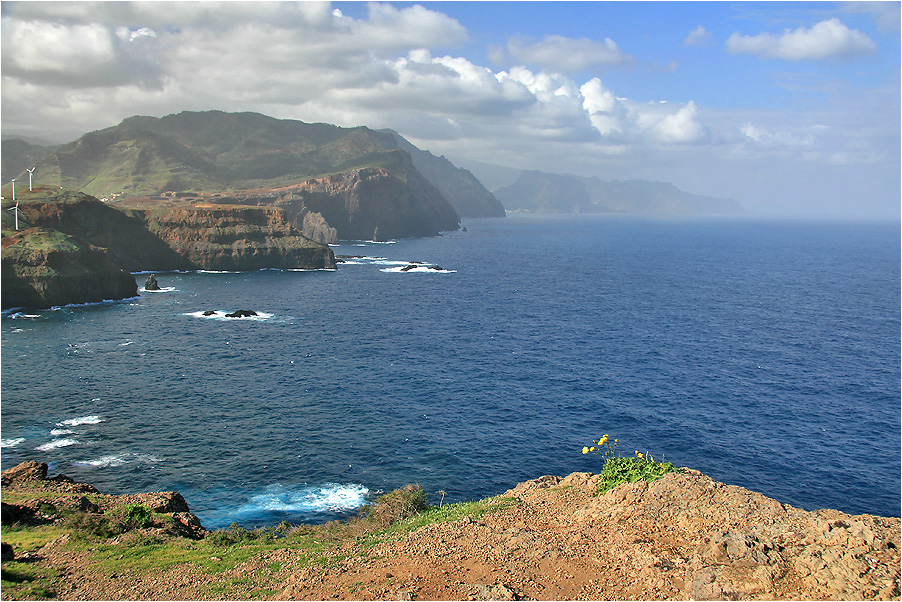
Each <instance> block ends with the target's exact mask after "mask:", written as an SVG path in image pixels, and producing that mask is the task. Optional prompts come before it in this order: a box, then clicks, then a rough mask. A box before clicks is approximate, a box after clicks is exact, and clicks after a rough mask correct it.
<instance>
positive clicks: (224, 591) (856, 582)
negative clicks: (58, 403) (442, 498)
mask: <svg viewBox="0 0 902 602" xmlns="http://www.w3.org/2000/svg"><path fill="white" fill-rule="evenodd" d="M46 469H47V468H46V465H42V464H38V463H37V462H26V463H23V464H20V465H19V466H17V467H15V468H12V469H8V470H6V471H4V472H3V483H2V484H3V490H2V491H3V502H4V504H3V524H4V530H3V542H4V544H6V545H7V546H9V547H8V548H7V547H6V546H4V552H5V558H4V566H3V569H4V579H5V578H6V574H14V573H15V571H17V570H21V567H23V566H25V567H30V568H31V569H33V570H39V571H45V572H46V573H45V574H48V575H49V577H48V578H47V581H46V586H47V589H48V590H49V591H50V592H53V593H54V594H55V595H56V597H57V598H59V599H68V600H130V599H138V600H203V599H218V600H222V599H234V600H244V599H256V598H267V599H283V600H326V599H338V600H490V599H494V600H530V599H536V600H625V599H633V600H635V599H640V600H673V599H689V600H724V599H726V600H780V599H813V600H829V599H840V600H859V599H877V600H887V599H898V598H899V593H900V588H899V585H900V584H899V573H900V569H899V567H900V531H899V529H900V522H899V519H898V518H892V517H881V516H872V515H866V514H865V515H856V516H852V515H848V514H844V513H842V512H839V511H836V510H817V511H814V512H808V511H805V510H800V509H798V508H793V507H792V506H789V505H786V504H781V503H779V502H778V501H776V500H773V499H770V498H767V497H765V496H763V495H761V494H759V493H756V492H754V491H749V490H747V489H743V488H741V487H736V486H732V485H726V484H724V483H719V482H717V481H714V480H713V479H711V478H709V477H707V476H705V475H703V474H701V473H698V472H695V471H685V472H683V473H671V474H668V475H666V476H665V477H663V478H661V479H659V480H656V481H653V482H650V483H649V482H645V481H639V482H635V483H625V484H622V485H619V486H617V487H615V488H613V489H611V490H610V491H608V492H607V493H605V494H604V495H598V492H597V486H598V475H593V474H591V473H573V474H571V475H569V476H567V477H565V478H563V479H562V478H560V477H556V476H550V475H549V476H544V477H540V478H538V479H534V480H532V481H526V482H524V483H520V484H519V485H517V486H516V487H514V488H513V489H511V490H509V491H507V492H505V493H503V494H502V495H500V496H497V497H494V498H489V499H487V500H482V501H479V502H465V503H462V504H445V505H444V507H441V505H440V506H439V507H436V506H431V507H425V508H424V507H423V506H425V498H424V497H423V498H422V499H421V501H422V504H416V507H410V506H411V505H412V501H413V498H411V497H409V495H408V494H410V493H414V494H415V493H416V489H417V488H415V487H408V488H402V489H401V490H398V491H396V492H392V493H390V494H387V495H385V496H381V499H382V501H381V502H380V498H377V500H375V501H374V502H373V504H372V505H371V507H370V509H371V510H372V511H373V514H372V517H373V518H374V519H376V520H375V522H374V523H372V524H370V523H367V522H366V520H367V519H366V518H364V519H361V520H362V522H356V523H355V522H353V521H351V522H348V523H342V524H337V523H330V524H328V525H322V526H314V525H302V526H299V527H297V528H294V529H289V528H286V527H284V526H281V525H280V527H279V528H278V529H277V530H276V531H275V533H277V534H278V537H275V536H273V532H269V533H268V534H267V533H266V532H264V533H259V532H257V533H256V534H255V533H253V532H248V531H242V530H240V529H234V528H233V529H229V530H228V531H217V532H207V531H205V530H204V529H203V527H202V526H201V525H200V524H199V522H197V520H196V517H194V516H193V515H191V514H190V513H189V512H188V507H187V504H186V502H185V500H184V499H183V498H182V497H181V496H180V495H179V494H177V493H175V492H165V493H153V494H133V495H129V496H108V495H103V494H101V493H100V492H98V491H97V490H96V489H94V488H93V487H91V486H89V485H82V484H77V483H72V481H71V480H69V479H67V478H65V477H63V476H62V475H58V476H56V477H53V478H51V479H47V478H46ZM420 492H421V493H422V490H420ZM399 493H400V494H401V495H400V496H399V495H397V494H399ZM405 496H407V497H405ZM386 498H387V499H386ZM399 502H403V504H402V505H399ZM122 504H130V505H131V506H123V505H122ZM138 504H139V505H142V506H144V507H145V509H146V510H147V511H153V514H151V515H150V516H147V515H145V518H146V522H145V523H144V524H135V522H133V521H130V520H128V519H129V518H130V515H129V514H122V513H118V514H117V510H120V511H121V510H128V509H131V510H140V509H141V508H135V507H134V505H138ZM404 504H406V506H404ZM402 506H403V507H402ZM374 509H378V511H376V510H374ZM380 513H385V518H386V520H387V521H388V522H386V523H383V522H381V521H380V520H378V519H379V517H380V516H381V514H380ZM131 516H136V517H137V518H140V516H138V515H137V514H136V513H133V514H132V515H131ZM391 517H395V519H396V520H398V519H399V520H400V522H394V523H392V522H391ZM404 517H408V518H406V519H405V518H404ZM123 519H125V520H123ZM15 523H19V524H18V526H12V525H14V524H15ZM104 525H105V526H106V530H105V531H103V532H99V533H98V529H97V527H98V526H104ZM380 525H381V527H380ZM11 526H12V528H10V527H11ZM35 526H36V527H37V528H35V529H34V530H33V531H32V530H31V529H32V528H33V527H35ZM386 526H387V528H386ZM113 528H115V529H116V531H117V532H119V533H121V534H119V535H116V536H115V537H113V535H115V532H114V533H110V532H109V530H110V529H113ZM89 529H93V533H92V532H89ZM123 531H125V532H123ZM184 538H191V539H190V540H188V539H184ZM200 538H203V539H200ZM86 540H87V541H88V542H92V545H85V541H86ZM173 559H177V560H175V561H173ZM6 585H7V583H4V594H5V595H4V599H6V598H7V597H9V598H10V599H22V598H17V597H16V596H15V595H14V594H15V593H17V592H18V593H24V592H23V590H22V589H12V588H11V589H10V592H7V591H6V589H5V588H6ZM10 585H11V586H15V587H20V586H19V585H18V584H15V583H10ZM29 597H34V596H29ZM43 597H47V596H43Z"/></svg>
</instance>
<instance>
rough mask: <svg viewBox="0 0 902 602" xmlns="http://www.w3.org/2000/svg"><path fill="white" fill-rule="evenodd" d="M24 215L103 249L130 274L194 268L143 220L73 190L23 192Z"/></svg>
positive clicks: (41, 224)
mask: <svg viewBox="0 0 902 602" xmlns="http://www.w3.org/2000/svg"><path fill="white" fill-rule="evenodd" d="M19 198H20V199H21V201H20V203H19V212H20V214H21V215H22V216H23V217H24V218H25V219H26V220H27V221H28V222H29V223H30V224H32V225H34V226H41V227H43V228H49V229H52V230H58V231H59V232H64V233H66V234H69V235H71V236H74V237H75V238H77V239H79V240H82V241H85V242H87V243H89V244H92V245H95V246H98V247H103V248H105V249H106V250H107V253H108V254H109V257H110V259H111V260H112V261H113V262H114V263H116V264H117V265H119V266H121V267H122V268H124V269H126V270H128V271H130V272H139V271H145V270H159V271H164V270H189V269H193V265H192V264H191V263H190V261H188V260H187V259H186V258H185V257H182V256H181V255H179V254H178V253H177V252H176V251H175V250H173V249H172V248H170V247H169V246H168V245H167V244H166V243H165V242H164V241H163V240H161V239H160V238H159V237H158V236H156V235H154V234H153V233H151V232H149V231H148V229H147V226H146V224H145V223H144V222H143V220H141V219H139V218H136V216H135V215H133V214H132V215H128V214H126V213H123V212H122V211H119V210H117V209H115V208H113V207H110V206H109V205H107V204H105V203H102V202H100V201H99V200H97V199H96V198H94V197H92V196H89V195H87V194H84V193H82V192H75V191H73V190H62V191H55V192H54V191H48V190H45V189H40V190H36V191H35V192H34V193H33V194H28V193H27V192H23V193H20V195H19Z"/></svg>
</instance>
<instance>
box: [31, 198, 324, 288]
mask: <svg viewBox="0 0 902 602" xmlns="http://www.w3.org/2000/svg"><path fill="white" fill-rule="evenodd" d="M21 198H22V201H21V202H20V204H19V211H20V213H21V215H22V216H23V217H24V219H26V220H27V221H28V222H29V223H30V224H33V225H36V226H42V227H44V228H50V229H54V230H58V231H60V232H64V233H66V234H69V235H71V236H73V237H75V238H76V239H78V240H81V241H85V242H87V243H89V244H92V245H95V246H98V247H104V248H105V249H107V252H108V254H109V257H110V259H111V260H112V261H113V262H114V263H116V264H118V265H120V266H122V267H123V268H125V269H127V270H129V271H133V272H136V271H148V270H155V271H164V270H195V269H206V270H238V271H241V270H257V269H261V268H294V269H323V268H326V269H332V268H334V267H335V258H334V256H333V254H332V251H331V250H330V249H329V248H328V247H326V246H324V245H321V244H317V243H315V242H313V241H311V240H309V239H308V238H306V237H304V236H303V235H302V234H301V232H300V231H299V230H297V229H295V228H293V227H292V226H291V224H289V223H288V221H287V218H286V215H285V212H284V211H283V210H281V209H278V208H273V207H270V208H265V207H247V206H219V205H211V204H204V203H193V204H192V203H181V204H174V205H171V206H158V207H157V208H155V209H152V210H138V209H129V210H125V211H120V210H119V209H116V208H113V207H111V206H109V205H108V204H106V203H102V202H100V201H98V200H97V199H96V198H94V197H91V196H89V195H86V194H84V193H80V192H74V191H60V192H50V193H47V192H46V191H36V192H35V193H34V194H32V195H29V194H27V193H23V194H22V195H21Z"/></svg>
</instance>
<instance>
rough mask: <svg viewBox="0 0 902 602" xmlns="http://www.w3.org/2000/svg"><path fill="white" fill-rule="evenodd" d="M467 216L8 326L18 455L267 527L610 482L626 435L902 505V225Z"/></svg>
mask: <svg viewBox="0 0 902 602" xmlns="http://www.w3.org/2000/svg"><path fill="white" fill-rule="evenodd" d="M463 225H464V226H466V228H467V230H466V231H458V232H451V233H446V234H444V235H443V236H440V237H435V238H425V239H410V240H398V241H394V242H391V243H383V244H379V243H351V242H348V243H343V244H341V245H338V246H336V247H335V248H334V250H335V252H336V253H337V254H353V255H361V256H363V257H361V258H359V259H355V260H352V261H349V262H348V263H345V264H342V265H340V267H339V269H338V270H335V271H312V272H299V271H275V270H267V271H259V272H249V273H160V274H157V279H158V280H159V282H160V285H161V286H163V287H165V289H166V290H164V291H163V292H156V293H144V292H142V294H141V296H140V297H139V298H136V299H133V300H128V301H123V302H117V303H105V304H98V305H92V306H82V307H68V308H61V309H55V310H48V311H40V312H19V313H7V314H6V315H4V316H3V318H2V324H0V325H2V440H3V449H2V464H3V468H9V467H11V466H13V465H14V464H16V463H18V462H20V461H22V460H39V461H44V462H48V463H50V466H51V470H52V471H53V472H55V473H64V474H67V475H69V476H71V477H73V478H75V479H76V480H79V481H84V482H89V483H92V484H94V485H95V486H96V487H98V488H99V489H101V491H104V492H107V493H127V492H140V491H149V490H172V489H174V490H178V491H180V492H181V493H182V494H183V495H184V496H185V498H186V499H187V500H188V503H189V505H190V506H191V509H192V510H193V511H194V512H196V513H197V514H198V515H199V516H200V518H201V520H202V522H203V523H204V524H205V525H206V526H208V527H226V526H228V525H229V524H231V523H232V522H238V523H239V524H241V525H244V526H262V525H273V524H276V523H278V522H279V521H282V520H290V521H293V522H299V521H314V522H315V521H324V520H328V519H332V518H339V517H343V516H347V515H348V514H350V513H353V512H354V509H355V508H357V507H358V506H359V505H361V504H363V503H365V502H366V501H367V500H370V499H372V498H373V497H374V496H375V495H377V494H378V493H379V492H384V491H388V490H391V489H393V488H396V487H399V486H402V485H404V484H406V483H419V484H420V485H422V486H423V488H424V489H425V490H426V491H427V492H428V493H429V495H430V499H431V500H432V501H435V502H438V501H439V500H440V499H441V496H440V494H438V493H437V492H439V491H440V490H441V491H444V492H446V497H445V499H444V501H445V502H449V501H461V500H473V499H478V498H481V497H484V496H488V495H494V494H498V493H502V492H504V491H505V490H506V489H508V488H510V487H513V486H514V485H515V484H516V483H517V482H519V481H523V480H526V479H530V478H535V477H538V476H541V475H544V474H557V475H566V474H569V473H570V472H573V471H593V472H597V471H598V470H599V469H600V460H599V458H597V457H594V456H592V455H591V454H590V455H586V456H584V455H583V454H581V453H580V451H581V449H582V447H583V445H586V444H590V440H592V439H593V438H594V439H597V438H598V437H600V436H601V435H603V434H606V433H607V434H609V436H610V438H611V439H613V438H617V439H619V446H620V449H621V450H622V451H623V452H625V455H632V454H633V452H634V451H635V450H641V451H647V452H650V453H652V454H653V455H654V456H655V457H656V458H660V456H662V455H663V456H664V457H665V459H666V460H670V461H672V462H674V463H676V464H678V465H682V466H689V467H692V468H695V469H698V470H700V471H702V472H704V473H706V474H708V475H710V476H712V477H713V478H715V479H718V480H721V481H724V482H726V483H730V484H735V485H741V486H743V487H746V488H749V489H753V490H757V491H760V492H763V493H764V494H766V495H768V496H771V497H774V498H776V499H778V500H780V501H781V502H784V503H789V504H792V505H794V506H799V507H802V508H806V509H816V508H823V507H828V508H836V509H839V510H843V511H846V512H850V513H864V512H867V513H874V514H880V515H890V516H899V514H900V231H899V225H898V224H896V223H864V222H861V223H838V222H826V221H824V222H802V221H763V220H753V219H688V218H685V219H681V218H673V219H639V218H627V217H610V216H598V215H594V216H585V215H583V216H578V215H577V216H574V215H568V216H535V215H510V216H509V217H507V218H505V219H485V220H465V221H464V224H463ZM408 261H422V262H425V263H426V264H427V265H439V266H441V267H442V268H443V269H442V270H429V269H425V268H423V269H418V270H412V271H408V272H401V271H399V270H400V268H401V267H402V266H404V265H406V264H407V262H408ZM137 278H138V282H139V284H141V283H143V281H144V278H145V276H144V275H138V276H137ZM235 309H253V310H255V311H257V312H259V313H260V316H258V317H257V318H242V319H229V318H224V317H223V314H224V313H225V312H226V311H231V310H235ZM205 310H216V311H217V312H218V313H216V314H214V315H212V316H209V317H204V316H203V315H202V312H203V311H205Z"/></svg>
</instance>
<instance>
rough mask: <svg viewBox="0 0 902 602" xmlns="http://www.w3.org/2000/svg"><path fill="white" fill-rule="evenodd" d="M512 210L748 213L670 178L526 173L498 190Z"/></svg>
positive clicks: (734, 202) (735, 203)
mask: <svg viewBox="0 0 902 602" xmlns="http://www.w3.org/2000/svg"><path fill="white" fill-rule="evenodd" d="M495 195H496V196H497V197H498V198H499V199H501V202H502V203H503V204H504V206H505V208H506V209H507V210H509V211H518V210H519V211H535V212H546V213H547V212H552V213H633V214H649V215H651V214H662V215H663V214H710V213H743V212H744V211H745V210H744V209H743V208H742V206H741V205H740V204H739V203H737V202H736V201H733V200H731V199H721V198H716V197H707V196H701V195H697V194H691V193H689V192H685V191H682V190H680V189H678V188H677V187H676V186H674V185H673V184H670V183H668V182H650V181H646V180H627V181H620V180H613V181H606V180H602V179H600V178H595V177H592V178H586V177H580V176H574V175H564V174H552V173H546V172H541V171H535V170H533V171H524V172H523V173H522V174H520V177H519V178H517V181H515V182H514V183H513V184H511V185H510V186H505V187H504V188H500V189H498V190H496V191H495Z"/></svg>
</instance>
